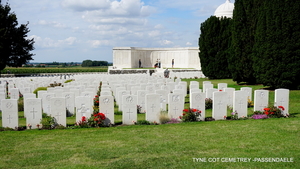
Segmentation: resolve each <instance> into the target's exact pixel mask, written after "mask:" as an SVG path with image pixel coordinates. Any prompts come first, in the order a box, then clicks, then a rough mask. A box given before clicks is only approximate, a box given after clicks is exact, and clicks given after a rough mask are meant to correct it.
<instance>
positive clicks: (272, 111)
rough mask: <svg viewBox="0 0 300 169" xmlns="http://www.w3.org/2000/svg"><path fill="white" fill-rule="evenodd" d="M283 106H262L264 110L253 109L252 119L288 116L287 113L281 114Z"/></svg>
mask: <svg viewBox="0 0 300 169" xmlns="http://www.w3.org/2000/svg"><path fill="white" fill-rule="evenodd" d="M284 110H285V108H284V107H283V106H269V107H266V108H264V111H255V112H254V115H253V116H252V118H253V119H267V118H281V117H289V114H287V115H283V111H284Z"/></svg>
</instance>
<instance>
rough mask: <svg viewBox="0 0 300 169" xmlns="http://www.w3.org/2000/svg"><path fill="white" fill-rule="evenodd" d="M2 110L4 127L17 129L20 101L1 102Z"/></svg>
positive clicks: (8, 100) (4, 100)
mask: <svg viewBox="0 0 300 169" xmlns="http://www.w3.org/2000/svg"><path fill="white" fill-rule="evenodd" d="M1 109H2V127H9V128H13V129H14V128H15V127H18V126H19V117H18V100H17V99H3V100H1Z"/></svg>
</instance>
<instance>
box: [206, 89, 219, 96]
mask: <svg viewBox="0 0 300 169" xmlns="http://www.w3.org/2000/svg"><path fill="white" fill-rule="evenodd" d="M216 91H218V89H215V88H207V89H206V93H205V97H206V98H209V99H213V93H214V92H216Z"/></svg>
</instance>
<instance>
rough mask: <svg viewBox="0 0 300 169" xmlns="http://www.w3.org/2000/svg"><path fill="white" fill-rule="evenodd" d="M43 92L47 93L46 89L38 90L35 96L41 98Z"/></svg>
mask: <svg viewBox="0 0 300 169" xmlns="http://www.w3.org/2000/svg"><path fill="white" fill-rule="evenodd" d="M43 93H47V91H46V90H39V91H38V92H37V97H38V98H42V95H43Z"/></svg>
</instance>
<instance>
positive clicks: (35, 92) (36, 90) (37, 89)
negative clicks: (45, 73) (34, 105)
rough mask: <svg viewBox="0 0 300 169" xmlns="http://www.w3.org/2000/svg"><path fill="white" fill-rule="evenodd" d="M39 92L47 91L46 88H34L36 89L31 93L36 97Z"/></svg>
mask: <svg viewBox="0 0 300 169" xmlns="http://www.w3.org/2000/svg"><path fill="white" fill-rule="evenodd" d="M40 90H47V87H38V88H36V89H35V90H34V91H33V93H34V94H35V95H36V96H38V95H37V92H38V91H40Z"/></svg>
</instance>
